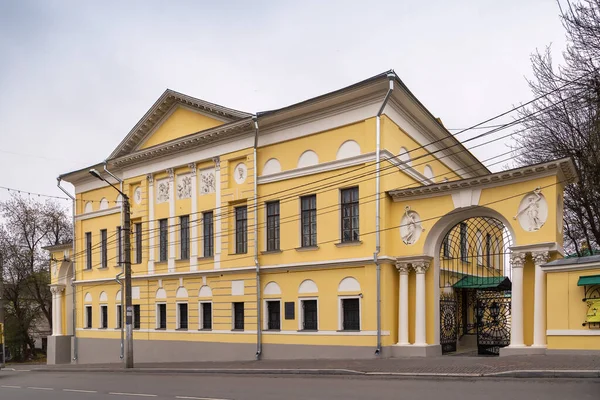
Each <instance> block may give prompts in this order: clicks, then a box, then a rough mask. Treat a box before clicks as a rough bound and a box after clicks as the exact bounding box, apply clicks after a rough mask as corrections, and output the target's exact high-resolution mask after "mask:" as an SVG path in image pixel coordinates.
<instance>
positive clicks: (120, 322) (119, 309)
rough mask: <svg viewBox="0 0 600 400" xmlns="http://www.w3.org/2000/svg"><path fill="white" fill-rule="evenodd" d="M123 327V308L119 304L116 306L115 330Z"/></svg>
mask: <svg viewBox="0 0 600 400" xmlns="http://www.w3.org/2000/svg"><path fill="white" fill-rule="evenodd" d="M122 326H123V308H122V307H121V305H120V304H117V326H116V328H117V329H120V328H121V327H122Z"/></svg>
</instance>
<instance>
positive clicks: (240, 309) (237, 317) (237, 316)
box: [233, 302, 244, 330]
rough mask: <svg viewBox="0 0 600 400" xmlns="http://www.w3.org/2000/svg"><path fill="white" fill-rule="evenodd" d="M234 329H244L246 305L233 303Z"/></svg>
mask: <svg viewBox="0 0 600 400" xmlns="http://www.w3.org/2000/svg"><path fill="white" fill-rule="evenodd" d="M233 329H236V330H243V329H244V303H243V302H238V303H233Z"/></svg>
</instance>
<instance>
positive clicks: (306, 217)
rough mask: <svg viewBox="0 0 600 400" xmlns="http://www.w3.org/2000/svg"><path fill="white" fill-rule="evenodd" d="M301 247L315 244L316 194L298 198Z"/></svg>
mask: <svg viewBox="0 0 600 400" xmlns="http://www.w3.org/2000/svg"><path fill="white" fill-rule="evenodd" d="M300 214H301V216H300V217H301V220H302V221H301V223H302V247H311V246H316V245H317V195H315V194H313V195H310V196H304V197H301V198H300Z"/></svg>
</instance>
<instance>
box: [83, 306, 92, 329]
mask: <svg viewBox="0 0 600 400" xmlns="http://www.w3.org/2000/svg"><path fill="white" fill-rule="evenodd" d="M84 327H85V328H86V329H91V328H92V306H85V326H84Z"/></svg>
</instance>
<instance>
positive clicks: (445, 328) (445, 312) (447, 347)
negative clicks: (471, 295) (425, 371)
mask: <svg viewBox="0 0 600 400" xmlns="http://www.w3.org/2000/svg"><path fill="white" fill-rule="evenodd" d="M456 304H457V301H456V299H454V298H441V299H440V344H441V345H442V354H446V353H453V352H455V351H456V343H457V341H458V319H457V316H458V314H457V312H458V309H457V306H456Z"/></svg>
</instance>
